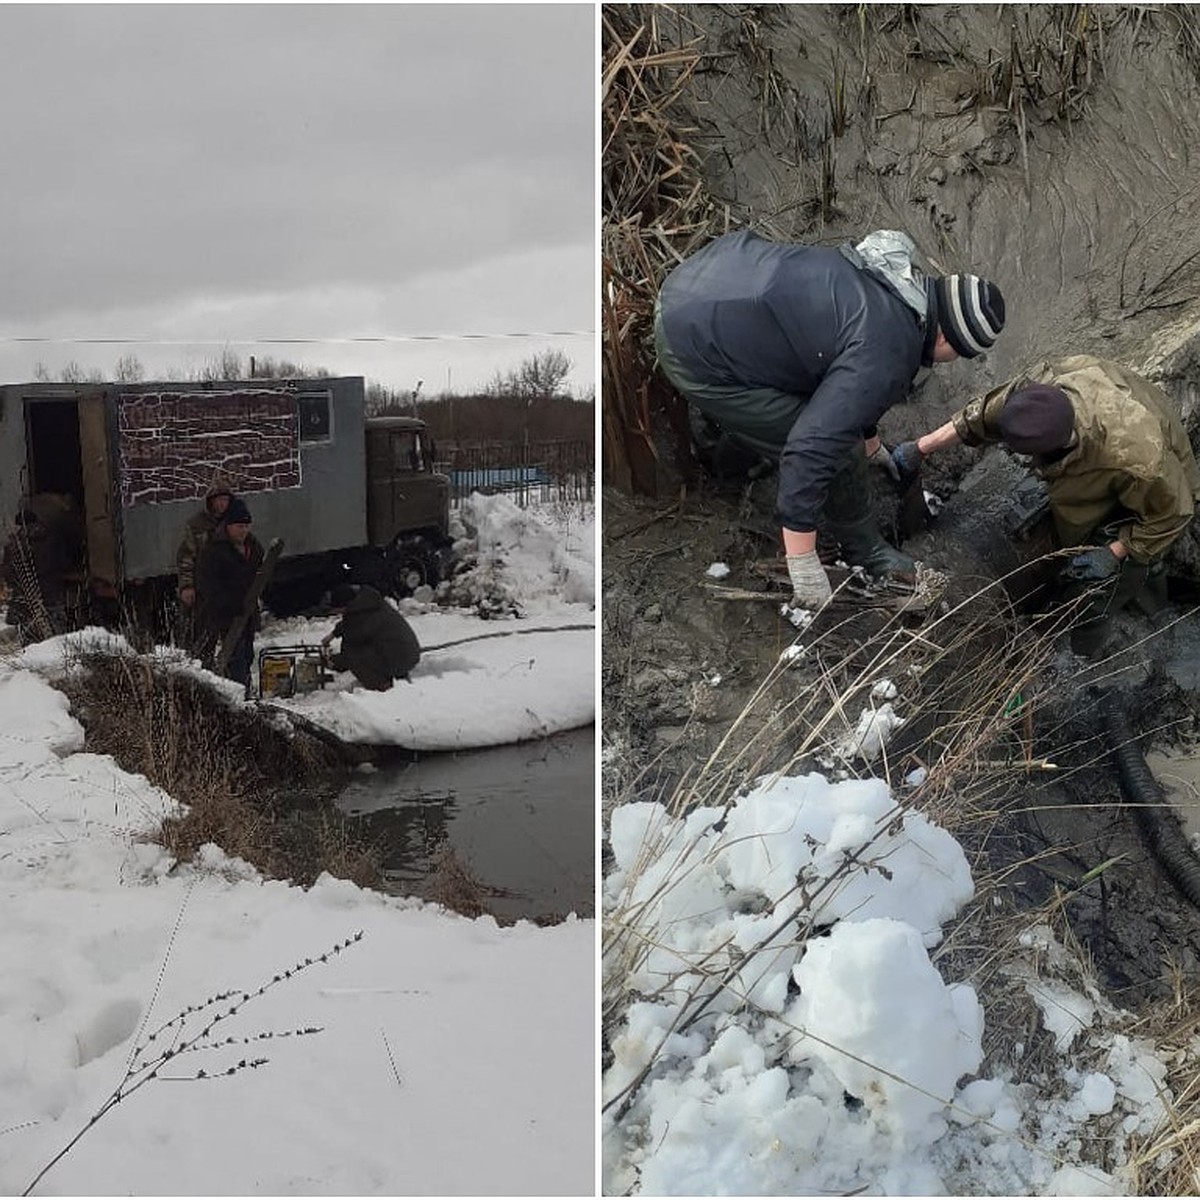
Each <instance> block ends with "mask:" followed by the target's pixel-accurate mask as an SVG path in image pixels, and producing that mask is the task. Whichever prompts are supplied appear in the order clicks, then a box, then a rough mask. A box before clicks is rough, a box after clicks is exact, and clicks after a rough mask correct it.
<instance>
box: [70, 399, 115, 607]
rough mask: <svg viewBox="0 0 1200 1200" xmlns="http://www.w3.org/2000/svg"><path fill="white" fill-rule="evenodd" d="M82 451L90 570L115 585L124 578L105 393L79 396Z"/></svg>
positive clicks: (84, 510)
mask: <svg viewBox="0 0 1200 1200" xmlns="http://www.w3.org/2000/svg"><path fill="white" fill-rule="evenodd" d="M79 452H80V458H81V460H82V466H83V522H84V532H85V536H86V539H87V559H88V574H89V576H90V577H91V578H93V579H98V580H100V581H102V582H103V583H107V584H109V585H110V586H112V587H116V586H117V585H118V584H119V583H120V582H121V566H120V555H119V553H118V546H117V530H116V522H115V519H114V507H115V504H114V499H113V477H112V460H111V459H110V457H109V452H108V429H107V424H106V421H105V407H104V395H103V394H102V393H97V394H95V395H90V396H81V397H80V399H79Z"/></svg>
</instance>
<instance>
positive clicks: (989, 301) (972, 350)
mask: <svg viewBox="0 0 1200 1200" xmlns="http://www.w3.org/2000/svg"><path fill="white" fill-rule="evenodd" d="M935 290H936V291H937V305H938V325H939V326H940V327H941V330H942V332H943V333H944V334H945V335H946V341H948V342H949V343H950V345H951V346H953V347H954V349H955V350H957V351H958V353H959V354H961V355H962V356H963V358H974V357H975V356H976V355H977V354H982V353H983V352H984V351H985V350H986V349H987V348H988V347H989V346H991V345H992V344H993V343H994V342H995V340H996V339H997V338H998V337H999V336H1000V331H1001V330H1002V329H1003V328H1004V297H1003V296H1002V295H1001V294H1000V289H999V288H998V287H997V286H996V285H995V284H994V283H991V282H990V281H989V280H987V279H981V278H980V277H979V276H978V275H943V276H942V277H941V278H940V279H939V280H938V281H937V284H936V285H935Z"/></svg>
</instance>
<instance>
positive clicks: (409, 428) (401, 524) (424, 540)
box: [366, 417, 450, 595]
mask: <svg viewBox="0 0 1200 1200" xmlns="http://www.w3.org/2000/svg"><path fill="white" fill-rule="evenodd" d="M366 447H367V537H368V540H369V541H370V543H371V545H372V546H376V547H380V548H382V549H383V550H384V552H385V563H386V570H387V576H386V578H385V581H384V582H385V583H386V584H387V589H388V590H389V591H391V592H393V593H395V594H398V595H406V594H408V593H410V592H412V591H414V590H415V589H416V588H418V587H420V586H421V585H422V584H425V583H428V584H435V583H437V582H438V581H439V580H440V579H441V578H442V576H443V574H444V573H445V570H446V567H447V565H448V563H449V554H450V536H449V520H450V479H449V477H448V476H447V475H445V474H444V473H442V472H439V471H438V470H437V468H436V458H437V453H436V447H435V446H434V443H433V439H432V438H431V437H430V435H429V431H428V430H427V429H426V426H425V422H424V421H422V420H420V419H419V418H417V417H369V418H368V419H367V422H366Z"/></svg>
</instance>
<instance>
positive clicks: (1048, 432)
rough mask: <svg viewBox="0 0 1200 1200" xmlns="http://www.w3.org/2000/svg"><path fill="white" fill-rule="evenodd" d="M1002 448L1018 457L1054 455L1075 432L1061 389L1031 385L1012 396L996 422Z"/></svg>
mask: <svg viewBox="0 0 1200 1200" xmlns="http://www.w3.org/2000/svg"><path fill="white" fill-rule="evenodd" d="M996 424H997V425H998V426H999V428H1000V436H1001V437H1002V438H1003V439H1004V444H1005V445H1006V446H1008V447H1009V448H1010V449H1012V450H1015V451H1016V452H1017V453H1018V454H1053V453H1054V451H1055V450H1062V449H1063V448H1064V447H1065V446H1066V445H1067V444H1068V443H1069V442H1070V440H1071V434H1072V433H1074V431H1075V410H1074V409H1073V408H1072V407H1071V399H1070V397H1069V396H1068V395H1067V393H1066V392H1064V391H1063V390H1062V388H1056V387H1051V386H1050V384H1048V383H1031V384H1028V385H1026V386H1025V387H1023V388H1020V389H1019V390H1018V391H1015V392H1013V393H1012V395H1010V396H1009V398H1008V399H1007V400H1006V401H1005V402H1004V407H1003V408H1002V409H1001V410H1000V415H999V417H998V418H997V420H996Z"/></svg>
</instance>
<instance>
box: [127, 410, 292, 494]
mask: <svg viewBox="0 0 1200 1200" xmlns="http://www.w3.org/2000/svg"><path fill="white" fill-rule="evenodd" d="M117 434H118V447H117V455H118V460H119V464H120V476H119V478H120V481H121V505H122V507H124V508H133V507H135V506H137V505H144V504H162V503H164V502H166V501H171V500H200V499H202V498H203V497H204V494H205V492H206V491H207V490H208V486H209V484H210V483H211V482H212V480H213V478H214V476H215V475H216V473H217V472H218V471H221V472H224V473H225V475H227V476H228V477H229V479H230V481H231V482H232V484H233V487H234V488H235V490H236V491H238V492H239V493H252V492H264V491H277V490H279V489H282V488H297V487H299V486H300V483H301V477H300V423H299V415H298V411H297V404H296V398H295V397H294V396H292V395H288V394H285V393H281V392H269V391H254V392H248V391H235V392H142V393H126V394H124V395H122V396H121V397H120V398H119V400H118V421H117Z"/></svg>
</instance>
